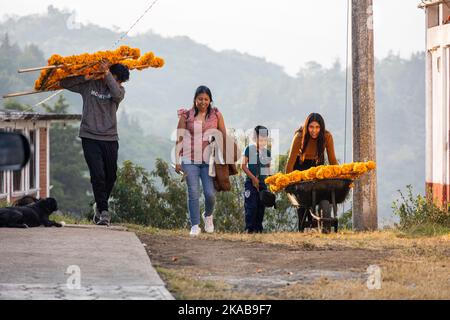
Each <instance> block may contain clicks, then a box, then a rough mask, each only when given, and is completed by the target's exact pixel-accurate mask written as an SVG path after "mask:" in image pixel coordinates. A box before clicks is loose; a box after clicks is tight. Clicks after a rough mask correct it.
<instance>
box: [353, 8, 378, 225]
mask: <svg viewBox="0 0 450 320" xmlns="http://www.w3.org/2000/svg"><path fill="white" fill-rule="evenodd" d="M352 69H353V71H352V75H353V80H352V86H353V161H357V162H360V161H361V162H365V161H369V160H373V161H376V134H375V77H374V45H373V5H372V0H352ZM352 212H353V229H354V230H356V231H365V230H376V229H377V228H378V216H377V176H376V171H371V172H369V173H367V174H365V175H363V176H362V177H361V178H360V179H359V180H357V181H356V182H355V188H354V191H353V211H352Z"/></svg>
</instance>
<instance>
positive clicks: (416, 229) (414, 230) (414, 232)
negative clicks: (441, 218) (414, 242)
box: [402, 223, 450, 237]
mask: <svg viewBox="0 0 450 320" xmlns="http://www.w3.org/2000/svg"><path fill="white" fill-rule="evenodd" d="M402 233H404V234H405V235H407V236H412V237H435V236H444V235H448V234H450V228H449V227H446V226H442V225H439V224H436V223H434V224H433V223H427V224H423V225H416V226H411V227H409V228H407V229H403V230H402Z"/></svg>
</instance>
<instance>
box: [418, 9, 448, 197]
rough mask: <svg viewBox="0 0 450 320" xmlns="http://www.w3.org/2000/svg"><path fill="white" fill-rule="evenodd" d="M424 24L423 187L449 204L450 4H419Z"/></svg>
mask: <svg viewBox="0 0 450 320" xmlns="http://www.w3.org/2000/svg"><path fill="white" fill-rule="evenodd" d="M419 8H422V9H424V11H425V17H426V18H425V20H426V29H427V32H426V134H427V136H426V185H427V191H428V192H431V193H432V195H433V198H434V199H436V200H437V201H439V202H440V203H442V204H445V203H448V202H449V201H450V0H428V1H422V3H420V4H419Z"/></svg>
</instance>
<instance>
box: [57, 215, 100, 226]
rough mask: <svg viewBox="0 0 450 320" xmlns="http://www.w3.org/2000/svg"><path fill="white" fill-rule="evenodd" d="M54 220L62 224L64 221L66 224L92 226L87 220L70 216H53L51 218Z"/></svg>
mask: <svg viewBox="0 0 450 320" xmlns="http://www.w3.org/2000/svg"><path fill="white" fill-rule="evenodd" d="M51 219H52V220H54V221H56V222H62V221H64V222H65V223H66V224H81V225H85V224H92V222H91V221H89V220H87V219H85V218H77V217H74V216H70V215H66V214H63V215H53V216H52V217H51Z"/></svg>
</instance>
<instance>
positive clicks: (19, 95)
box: [3, 90, 51, 99]
mask: <svg viewBox="0 0 450 320" xmlns="http://www.w3.org/2000/svg"><path fill="white" fill-rule="evenodd" d="M49 91H51V90H42V91H36V90H33V91H23V92H15V93H9V94H6V95H4V96H3V99H7V98H15V97H21V96H28V95H31V94H36V93H42V92H49Z"/></svg>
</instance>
